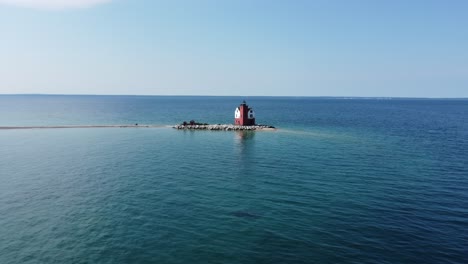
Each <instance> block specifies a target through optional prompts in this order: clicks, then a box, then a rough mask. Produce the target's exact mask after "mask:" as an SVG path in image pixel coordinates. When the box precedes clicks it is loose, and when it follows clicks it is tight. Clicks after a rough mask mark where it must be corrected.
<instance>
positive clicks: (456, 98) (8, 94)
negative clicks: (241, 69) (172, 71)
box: [0, 93, 468, 100]
mask: <svg viewBox="0 0 468 264" xmlns="http://www.w3.org/2000/svg"><path fill="white" fill-rule="evenodd" d="M15 95H28V96H30V95H33V96H34V95H35V96H148V97H150V96H154V97H156V96H159V97H291V98H298V97H301V98H335V99H347V98H350V99H442V100H454V99H455V100H466V99H468V97H416V96H414V97H413V96H409V97H407V96H346V95H343V96H342V95H336V96H331V95H191V94H186V95H180V94H179V95H175V94H174V95H170V94H169V95H164V94H60V93H57V94H55V93H0V96H15Z"/></svg>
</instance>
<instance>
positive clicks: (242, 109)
mask: <svg viewBox="0 0 468 264" xmlns="http://www.w3.org/2000/svg"><path fill="white" fill-rule="evenodd" d="M234 124H235V125H237V126H254V125H255V113H254V111H253V109H252V108H250V107H249V106H248V105H247V104H246V103H245V101H244V102H242V104H240V105H239V106H238V107H237V108H236V111H235V112H234Z"/></svg>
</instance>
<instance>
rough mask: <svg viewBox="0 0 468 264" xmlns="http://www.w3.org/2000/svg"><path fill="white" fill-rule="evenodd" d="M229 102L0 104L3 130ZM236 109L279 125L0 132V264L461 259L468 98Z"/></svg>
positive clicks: (229, 100)
mask: <svg viewBox="0 0 468 264" xmlns="http://www.w3.org/2000/svg"><path fill="white" fill-rule="evenodd" d="M242 99H244V98H237V97H137V96H135V97H129V96H0V126H34V125H36V126H42V125H80V124H81V125H99V124H132V123H140V124H157V125H170V124H175V123H180V122H181V121H184V120H187V121H188V120H190V119H195V120H197V121H201V122H209V123H230V122H232V117H233V113H234V109H235V107H236V106H237V105H238V104H239V103H240V102H241V101H242ZM246 99H247V103H249V104H250V105H251V106H253V107H254V109H255V110H256V112H257V121H258V122H259V123H265V124H271V125H275V126H277V127H279V128H280V129H279V130H278V131H275V132H250V133H236V132H220V131H218V132H215V131H195V132H193V131H192V132H189V131H176V130H173V129H171V128H164V127H163V128H101V129H45V130H38V129H30V130H0V157H1V159H0V263H468V100H409V99H406V100H405V99H398V100H397V99H393V100H377V99H371V100H364V99H354V100H344V99H329V98H262V97H253V98H246Z"/></svg>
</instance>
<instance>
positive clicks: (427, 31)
mask: <svg viewBox="0 0 468 264" xmlns="http://www.w3.org/2000/svg"><path fill="white" fill-rule="evenodd" d="M467 14H468V1H456V0H451V1H442V0H440V1H431V0H427V1H423V0H412V1H407V0H405V1H399V0H392V1H390V0H388V1H372V0H354V1H345V0H341V1H338V0H336V1H333V0H328V1H325V0H324V1H321V0H317V1H313V0H307V1H305V0H304V1H301V0H293V1H285V0H226V1H215V0H196V1H195V0H193V1H189V0H187V1H179V0H171V1H157V0H0V93H6V94H11V93H14V94H16V93H58V94H146V95H244V96H245V95H270V96H277V95H281V96H378V97H380V96H395V97H468V15H467Z"/></svg>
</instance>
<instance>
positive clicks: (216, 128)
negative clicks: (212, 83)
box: [173, 124, 276, 131]
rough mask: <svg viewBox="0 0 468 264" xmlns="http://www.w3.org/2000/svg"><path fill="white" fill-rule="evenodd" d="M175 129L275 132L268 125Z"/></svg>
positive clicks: (182, 126) (191, 126) (203, 126)
mask: <svg viewBox="0 0 468 264" xmlns="http://www.w3.org/2000/svg"><path fill="white" fill-rule="evenodd" d="M173 128H175V129H182V130H183V129H185V130H215V131H219V130H224V131H239V130H275V129H276V128H275V127H274V126H268V125H255V126H237V125H229V124H225V125H221V124H218V125H183V124H181V125H175V126H173Z"/></svg>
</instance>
